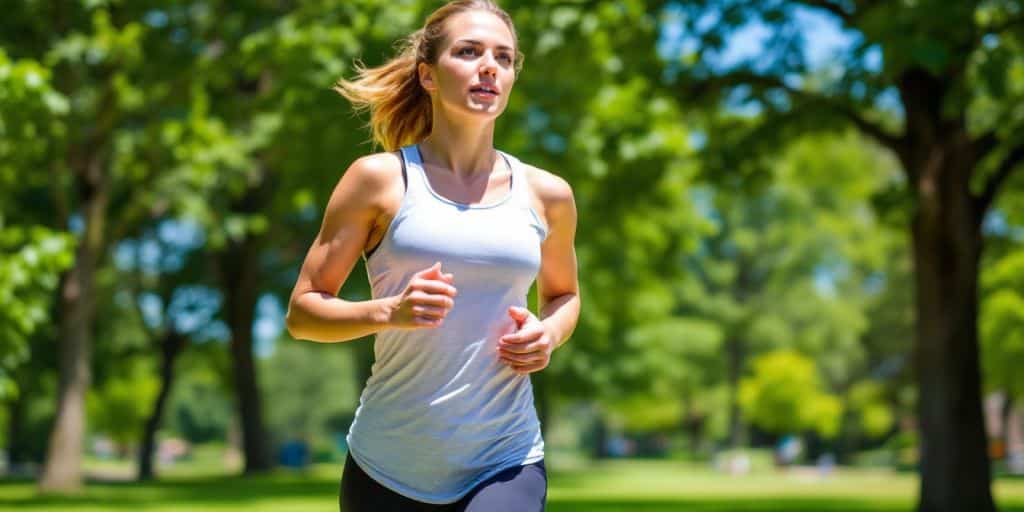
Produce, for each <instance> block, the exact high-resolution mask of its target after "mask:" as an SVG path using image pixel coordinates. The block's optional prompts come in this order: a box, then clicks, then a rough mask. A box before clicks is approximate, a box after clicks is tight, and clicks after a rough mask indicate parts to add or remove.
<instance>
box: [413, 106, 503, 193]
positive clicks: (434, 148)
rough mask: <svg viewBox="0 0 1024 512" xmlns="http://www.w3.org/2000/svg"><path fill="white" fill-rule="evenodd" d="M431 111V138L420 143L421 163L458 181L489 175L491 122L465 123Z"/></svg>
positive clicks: (491, 140) (491, 146) (492, 132)
mask: <svg viewBox="0 0 1024 512" xmlns="http://www.w3.org/2000/svg"><path fill="white" fill-rule="evenodd" d="M440 110H442V109H439V108H435V109H434V117H433V127H432V129H431V131H430V135H429V136H427V138H426V139H424V140H423V142H421V143H420V148H421V149H422V150H423V153H424V155H423V158H424V160H429V161H430V163H432V164H435V165H439V166H442V167H445V168H447V169H449V170H450V171H451V172H452V173H453V174H455V175H456V176H460V177H468V176H472V175H476V174H479V173H484V174H485V175H486V174H489V173H490V172H491V169H492V167H493V166H494V162H495V157H496V153H495V151H494V120H493V119H488V120H486V121H484V122H475V123H474V122H467V120H465V119H458V120H455V119H452V118H451V117H448V116H447V115H445V113H443V112H440Z"/></svg>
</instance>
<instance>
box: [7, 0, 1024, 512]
mask: <svg viewBox="0 0 1024 512" xmlns="http://www.w3.org/2000/svg"><path fill="white" fill-rule="evenodd" d="M439 5H440V3H439V2H426V1H396V0H389V1H383V0H353V1H345V0H308V1H298V0H296V1H288V0H273V1H271V0H249V1H227V0H195V1H184V0H182V1H152V0H137V1H130V0H74V1H72V0H67V1H42V0H15V1H11V2H5V3H4V6H3V16H0V116H2V117H0V448H2V450H0V453H2V457H0V469H2V475H3V477H2V478H0V508H7V507H11V508H16V509H19V510H21V509H24V510H115V509H131V510H231V511H233V510H243V509H244V510H264V509H266V510H271V509H273V510H336V509H337V505H336V499H337V483H338V478H340V475H341V462H342V461H343V460H344V455H345V451H346V446H345V442H344V434H345V432H346V431H347V428H348V425H349V423H350V421H351V419H352V415H353V411H354V409H355V407H356V406H357V404H358V393H359V391H360V390H361V388H362V385H363V383H364V382H365V380H366V378H367V376H368V372H369V366H370V363H371V362H372V341H371V340H370V339H364V340H359V341H354V342H351V343H344V344H315V343H309V342H300V341H296V340H294V339H292V338H290V337H289V336H288V334H287V332H286V331H285V330H284V328H283V317H284V313H285V309H286V307H287V300H288V294H289V293H290V291H291V288H292V286H293V284H294V282H295V278H296V276H297V272H298V268H299V265H300V264H301V261H302V258H303V257H304V255H305V252H306V250H307V248H308V247H309V244H310V243H311V242H312V240H313V237H314V236H315V235H316V233H317V231H318V229H319V224H320V220H321V218H322V214H323V207H324V205H325V204H326V202H327V198H328V196H329V194H330V192H331V190H332V189H333V187H334V185H335V184H336V183H337V181H338V179H339V177H340V175H341V173H342V172H343V171H344V169H345V168H346V167H347V166H348V165H349V164H350V163H351V162H352V161H353V160H354V159H356V158H357V157H359V156H361V155H364V154H366V153H369V152H372V151H375V150H376V149H375V148H374V147H373V146H372V144H371V143H370V141H369V134H368V132H367V131H366V130H365V128H364V125H365V122H366V120H367V119H366V117H365V116H362V117H360V116H357V115H354V114H353V112H352V109H351V108H350V106H349V105H348V104H347V102H345V101H344V100H343V99H342V98H341V97H339V96H338V95H337V94H336V93H335V92H333V91H332V90H331V86H332V84H333V83H334V82H335V81H336V80H337V79H338V78H341V77H347V78H351V77H352V76H353V63H354V62H355V61H356V60H357V59H358V60H361V61H363V62H365V63H366V64H367V65H371V66H373V65H377V64H380V63H382V62H384V61H385V60H386V59H387V58H389V57H390V56H391V55H393V54H394V46H393V43H394V42H395V41H396V40H397V39H399V38H400V37H402V36H404V35H406V34H408V33H409V32H411V31H413V30H415V29H416V28H418V27H419V26H421V25H422V22H423V20H424V19H425V16H426V15H427V14H428V13H429V12H431V11H432V10H433V9H435V8H437V7H438V6H439ZM503 6H504V7H505V8H506V9H507V10H508V11H509V12H510V13H511V14H512V16H513V17H514V19H515V21H516V23H517V29H518V31H519V38H520V44H521V49H522V51H523V52H524V53H525V55H526V60H525V66H524V69H523V72H522V74H521V75H520V77H519V78H518V82H517V84H516V87H515V90H514V92H513V94H512V98H511V100H510V103H509V106H508V109H507V111H506V113H505V114H504V115H503V116H502V118H501V119H500V120H499V123H498V131H497V134H496V145H497V146H498V147H499V148H501V149H503V150H505V151H508V152H511V153H513V154H515V155H517V156H519V157H520V158H521V159H523V160H524V161H526V162H528V163H531V164H533V165H536V166H538V167H542V168H544V169H548V170H550V171H552V172H554V173H556V174H558V175H560V176H562V177H564V178H565V179H566V180H568V181H569V183H570V184H571V185H572V186H573V188H574V191H575V195H576V202H577V208H578V211H579V227H578V234H577V251H578V257H579V263H580V281H581V286H582V297H583V305H584V306H583V312H582V316H581V318H580V323H579V327H578V328H577V330H576V332H575V334H574V336H573V338H572V340H571V341H570V342H569V343H568V344H566V345H565V346H564V347H563V348H561V349H559V350H558V351H557V352H556V353H555V356H554V358H553V362H552V365H551V366H550V367H549V368H548V369H546V370H544V371H543V372H540V373H537V374H534V375H533V376H532V380H533V384H534V390H535V395H536V404H537V408H538V411H539V413H540V416H541V418H542V422H543V427H544V431H545V437H546V440H547V457H548V467H549V470H550V471H551V484H550V493H549V504H550V507H549V508H550V509H551V510H555V511H559V510H562V511H567V510H588V511H589V510H596V511H613V510H615V511H618V510H622V511H635V510H642V511H652V512H653V511H668V510H698V511H703V510H751V511H753V510H787V511H793V510H796V511H800V510H806V511H812V510H815V511H817V510H910V509H913V508H915V507H917V508H918V509H919V510H928V511H940V510H941V511H947V510H948V511H954V510H955V511H984V510H993V509H994V508H995V505H994V501H995V502H997V503H998V504H999V505H1000V508H1001V509H1003V510H1024V481H1021V480H1019V479H1017V478H1016V477H1017V476H1018V475H1021V474H1024V430H1022V429H1024V423H1022V422H1024V403H1022V402H1021V398H1022V395H1021V393H1022V392H1024V372H1021V371H1018V370H1019V369H1020V368H1021V366H1022V364H1024V251H1022V250H1021V249H1022V248H1024V171H1020V170H1019V167H1021V162H1022V160H1024V101H1022V100H1024V46H1022V45H1024V3H1022V2H1020V1H1012V0H985V1H967V0H945V1H942V0H901V1H885V2H883V1H873V0H803V1H788V0H765V1H747V0H720V1H713V0H705V1H663V2H655V1H640V0H618V1H611V0H597V1H571V0H566V1H553V0H529V1H527V0H523V1H516V2H512V1H508V2H504V5H503ZM1015 171H1017V172H1015ZM365 275H366V272H365V269H363V268H362V267H361V266H360V267H357V268H356V269H355V270H354V271H353V273H352V276H351V278H350V279H349V280H348V282H347V283H346V284H345V286H344V288H343V289H342V291H341V294H340V295H341V296H342V297H344V298H346V299H351V300H359V299H365V298H369V289H368V285H367V282H366V277H365ZM531 300H533V299H532V298H531ZM993 496H994V497H995V500H993Z"/></svg>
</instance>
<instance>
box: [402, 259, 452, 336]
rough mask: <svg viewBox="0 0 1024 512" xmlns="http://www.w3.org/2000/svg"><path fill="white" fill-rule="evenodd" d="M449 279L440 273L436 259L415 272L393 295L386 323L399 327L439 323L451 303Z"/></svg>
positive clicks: (419, 326)
mask: <svg viewBox="0 0 1024 512" xmlns="http://www.w3.org/2000/svg"><path fill="white" fill-rule="evenodd" d="M453 282H454V276H452V275H451V274H444V273H442V272H441V263H440V262H437V263H434V265H433V266H432V267H430V268H428V269H426V270H421V271H419V272H417V273H416V274H414V275H413V276H412V278H411V279H409V283H408V284H406V285H405V291H403V292H402V293H401V294H400V295H396V296H395V297H394V302H393V304H392V306H391V315H390V319H389V321H388V324H389V325H390V326H391V327H396V328H401V329H417V328H423V327H438V326H440V325H441V324H442V323H443V322H444V317H445V316H447V315H448V311H449V310H451V309H452V306H454V305H455V295H456V293H457V290H456V289H455V287H454V286H452V283H453Z"/></svg>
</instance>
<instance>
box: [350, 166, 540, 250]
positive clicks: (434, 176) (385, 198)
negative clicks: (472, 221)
mask: <svg viewBox="0 0 1024 512" xmlns="http://www.w3.org/2000/svg"><path fill="white" fill-rule="evenodd" d="M387 154H388V155H390V156H391V158H390V159H389V160H390V161H391V162H390V165H388V169H389V172H388V174H389V175H390V176H389V179H388V180H387V182H388V184H389V185H388V187H387V189H386V190H381V191H379V193H380V201H379V206H378V211H379V213H378V215H377V217H376V218H375V219H374V222H373V227H372V228H371V229H370V233H369V235H368V236H367V239H366V245H364V247H363V251H364V252H369V251H370V250H371V249H373V248H375V247H377V245H379V244H380V241H381V239H382V238H384V234H385V233H386V232H387V229H388V226H389V225H390V224H391V221H392V219H394V218H395V215H396V214H397V213H398V208H399V207H400V206H401V205H402V196H403V195H404V194H405V183H404V181H403V180H402V161H401V157H400V156H399V155H398V152H397V151H395V152H391V153H387ZM523 167H524V168H525V169H526V170H527V182H528V183H529V185H530V187H528V188H529V189H530V192H531V193H530V201H531V204H532V206H533V208H534V210H536V212H537V214H538V215H539V216H540V218H541V220H543V221H544V222H545V223H546V224H547V223H548V219H547V218H546V217H545V209H544V203H543V201H541V199H540V198H539V197H538V196H539V194H537V191H536V187H537V186H540V185H539V184H538V183H537V181H538V178H539V176H538V174H539V173H541V172H543V171H541V170H539V169H536V168H534V167H531V166H529V165H525V164H524V166H523ZM424 170H425V171H426V174H427V177H428V179H429V180H430V186H431V188H433V189H434V191H436V192H437V193H438V194H441V195H442V196H444V197H446V198H448V199H451V200H452V201H456V202H459V203H465V204H490V203H493V202H495V201H499V200H501V198H503V197H505V196H506V195H507V194H508V193H509V189H510V186H511V179H512V173H511V171H510V170H509V169H508V166H506V165H505V163H504V162H503V161H501V159H499V160H498V165H497V166H496V168H495V171H493V172H491V174H490V176H489V179H488V180H487V183H486V184H483V183H478V184H471V185H469V186H467V185H464V184H461V183H459V182H458V181H457V180H455V179H454V177H453V176H452V174H451V172H450V171H448V170H447V169H443V168H440V167H437V166H434V165H431V164H426V165H424ZM481 178H482V177H481ZM479 181H480V182H482V181H483V180H482V179H480V180H479Z"/></svg>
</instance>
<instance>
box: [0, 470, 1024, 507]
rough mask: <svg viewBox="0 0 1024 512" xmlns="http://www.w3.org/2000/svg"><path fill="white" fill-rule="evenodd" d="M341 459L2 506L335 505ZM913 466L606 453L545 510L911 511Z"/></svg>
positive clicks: (1008, 493) (11, 495) (1011, 496)
mask: <svg viewBox="0 0 1024 512" xmlns="http://www.w3.org/2000/svg"><path fill="white" fill-rule="evenodd" d="M340 473H341V467H340V466H338V465H318V466H315V467H314V468H312V469H311V470H309V471H307V472H305V473H289V472H277V473H274V474H272V475H267V476H260V477H253V478H242V477H228V476H209V475H207V476H200V477H196V476H184V474H170V475H167V476H165V477H164V478H163V479H162V480H161V481H160V482H155V483H149V484H135V483H90V484H89V485H87V486H86V487H85V489H84V490H83V491H82V492H81V493H80V494H78V495H76V496H69V497H55V496H38V495H37V494H36V490H35V487H34V485H33V483H32V482H24V481H23V482H13V481H0V510H3V511H6V510H19V511H20V510H25V511H39V512H42V511H47V512H63V511H69V512H70V511H74V512H100V511H113V512H117V511H129V510H131V511H136V510H137V511H143V512H157V511H160V512H164V511H179V510H181V511H186V510H187V511H206V510H209V511H219V512H227V511H231V512H242V511H246V512H258V511H275V512H290V511H294V512H298V511H303V512H306V511H325V512H326V511H336V510H337V505H336V503H337V492H338V477H339V475H340ZM994 492H995V493H996V496H997V498H998V499H999V502H1000V505H1001V510H1003V511H1004V512H1006V511H1008V512H1024V480H1020V479H1012V480H1011V479H1003V480H999V481H998V482H996V484H995V486H994ZM915 494H916V477H915V476H914V475H913V474H907V473H894V472H891V471H885V470H853V469H843V470H840V472H839V473H838V474H835V475H832V476H830V477H828V478H824V479H822V478H819V477H818V476H817V475H815V474H814V473H813V472H807V471H791V472H776V471H761V472H757V473H754V474H751V475H746V476H741V477H729V476H725V475H722V474H718V473H715V472H713V471H711V470H709V469H707V468H706V467H704V466H695V465H687V464H682V463H679V462H673V461H608V462H599V463H589V464H586V465H585V466H579V467H573V468H563V469H562V470H560V471H552V474H551V479H550V485H549V501H548V503H549V506H548V510H549V511H551V512H570V511H586V512H668V511H686V512H725V511H736V512H753V511H780V512H781V511H786V512H812V511H815V512H818V511H826V512H828V511H851V512H854V511H856V512H859V511H872V512H875V511H878V512H883V511H884V512H888V511H893V512H895V511H909V510H911V509H912V508H913V504H914V496H915Z"/></svg>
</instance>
